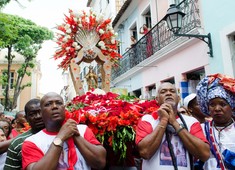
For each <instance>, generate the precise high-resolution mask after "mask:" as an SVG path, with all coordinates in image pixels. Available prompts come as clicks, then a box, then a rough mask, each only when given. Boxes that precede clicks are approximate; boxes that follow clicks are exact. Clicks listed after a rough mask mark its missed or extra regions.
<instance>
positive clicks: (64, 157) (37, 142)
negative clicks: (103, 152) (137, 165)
mask: <svg viewBox="0 0 235 170" xmlns="http://www.w3.org/2000/svg"><path fill="white" fill-rule="evenodd" d="M77 127H78V130H79V133H80V135H81V136H82V137H84V138H85V139H86V140H87V141H88V142H90V143H92V144H100V142H99V141H98V140H97V139H96V138H95V136H94V134H93V133H92V131H91V130H90V129H89V128H88V127H87V126H86V125H78V126H77ZM55 137H56V134H55V133H51V132H48V131H46V129H43V130H41V131H40V132H38V133H36V134H34V135H32V136H30V137H28V138H26V140H25V141H24V143H23V146H22V166H23V169H25V168H26V167H27V166H28V165H29V164H31V163H33V162H37V161H39V160H40V159H41V158H42V157H43V156H44V155H45V154H46V152H47V151H48V149H49V147H50V145H51V143H52V142H53V140H54V138H55ZM75 148H76V153H77V162H76V164H75V166H74V170H78V169H79V170H90V169H91V168H90V166H89V165H88V164H87V163H86V161H85V159H84V158H83V156H82V154H81V153H80V152H79V150H78V149H77V147H75ZM68 167H69V165H68V145H67V142H64V144H63V151H62V152H61V155H60V158H59V162H58V166H57V170H67V168H68Z"/></svg>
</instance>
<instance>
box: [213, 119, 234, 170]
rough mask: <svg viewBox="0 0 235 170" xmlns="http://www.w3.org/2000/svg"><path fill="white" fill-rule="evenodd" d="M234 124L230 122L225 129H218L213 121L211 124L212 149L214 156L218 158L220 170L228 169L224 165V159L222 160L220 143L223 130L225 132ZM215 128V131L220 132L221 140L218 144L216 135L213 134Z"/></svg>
mask: <svg viewBox="0 0 235 170" xmlns="http://www.w3.org/2000/svg"><path fill="white" fill-rule="evenodd" d="M232 123H233V121H232V122H229V123H228V124H227V125H226V126H224V127H223V128H221V129H218V128H217V127H216V126H215V125H214V122H213V121H211V122H210V128H209V133H210V141H211V142H210V143H211V145H212V147H213V148H212V149H213V150H214V151H215V152H214V154H215V156H216V159H217V162H218V163H219V165H220V168H221V170H226V167H225V165H224V161H223V158H222V155H221V145H222V143H221V142H220V136H221V135H220V133H221V131H222V130H224V129H225V128H227V127H228V126H229V125H231V124H232ZM213 126H214V127H215V129H216V130H217V131H218V138H219V141H218V142H217V141H216V139H215V137H214V136H215V134H214V132H213ZM218 145H219V148H218Z"/></svg>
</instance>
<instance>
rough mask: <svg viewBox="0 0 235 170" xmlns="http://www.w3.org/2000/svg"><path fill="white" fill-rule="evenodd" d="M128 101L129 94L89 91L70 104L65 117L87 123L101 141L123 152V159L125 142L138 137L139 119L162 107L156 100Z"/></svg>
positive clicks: (116, 151) (118, 151)
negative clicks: (136, 131) (136, 132)
mask: <svg viewBox="0 0 235 170" xmlns="http://www.w3.org/2000/svg"><path fill="white" fill-rule="evenodd" d="M123 98H125V100H123ZM129 99H131V98H130V97H129ZM132 99H133V98H132ZM127 100H128V99H127V97H126V96H125V97H123V96H121V95H118V94H115V93H112V92H108V93H106V94H103V95H101V94H94V93H92V92H87V93H86V94H85V95H82V96H77V97H75V98H74V99H73V100H72V101H71V102H70V103H68V105H67V109H68V111H69V112H67V113H66V115H67V116H66V117H67V118H74V119H75V120H77V121H78V120H79V121H80V122H83V123H85V124H87V125H88V127H89V128H91V130H92V131H93V133H94V134H95V135H96V137H97V139H98V140H99V141H100V142H101V143H102V144H106V145H109V146H111V147H112V149H113V151H114V152H115V153H121V155H120V159H124V158H125V157H126V150H127V146H126V143H127V142H134V140H135V130H136V126H137V122H138V120H139V119H140V118H141V117H142V116H143V115H144V114H151V113H152V112H154V111H156V110H157V109H158V108H159V106H158V104H157V103H156V101H155V100H152V101H144V102H140V100H139V99H134V100H133V101H132V102H130V101H127Z"/></svg>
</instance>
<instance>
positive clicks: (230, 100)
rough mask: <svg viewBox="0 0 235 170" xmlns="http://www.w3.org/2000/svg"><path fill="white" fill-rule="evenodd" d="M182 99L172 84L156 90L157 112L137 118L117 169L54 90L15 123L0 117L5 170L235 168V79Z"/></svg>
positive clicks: (221, 78) (210, 83)
mask: <svg viewBox="0 0 235 170" xmlns="http://www.w3.org/2000/svg"><path fill="white" fill-rule="evenodd" d="M180 100H181V99H180V97H179V95H178V94H177V89H176V87H175V86H174V85H173V84H171V83H169V82H164V83H162V84H161V85H160V86H159V87H158V90H157V95H156V101H157V102H158V104H159V109H158V110H157V112H153V113H152V114H144V115H143V116H142V118H141V119H140V120H139V122H138V124H137V129H136V136H135V143H134V144H128V145H127V157H126V160H125V162H124V163H123V164H118V159H117V160H116V159H115V155H110V154H108V152H109V149H110V148H107V147H105V146H103V145H102V144H101V143H100V141H98V140H97V138H96V136H95V135H94V133H93V132H92V130H91V129H90V128H89V127H88V126H87V125H85V124H78V123H77V122H76V121H75V120H73V119H66V117H65V112H66V109H65V103H64V101H63V98H62V97H61V96H60V95H59V94H57V93H54V92H49V93H47V94H45V95H44V96H43V97H42V98H41V99H40V100H39V99H31V100H30V101H28V102H27V103H26V104H25V109H24V111H20V112H18V113H17V114H16V116H15V118H14V119H12V118H9V117H7V116H5V115H4V114H3V113H1V114H0V170H1V169H4V170H16V169H18V170H20V169H24V170H44V169H45V170H53V169H56V170H66V169H68V170H89V169H105V170H123V169H124V170H137V169H141V170H154V169H157V170H227V169H228V170H233V169H235V123H234V111H235V79H234V78H230V77H228V76H226V75H222V74H214V75H208V76H206V77H204V78H203V79H202V80H201V81H200V82H199V83H198V85H197V88H196V93H192V94H190V95H188V96H187V97H185V98H184V99H183V102H180ZM180 103H183V106H179V105H180ZM108 157H109V158H108ZM112 159H113V161H110V160H112ZM107 160H109V161H107Z"/></svg>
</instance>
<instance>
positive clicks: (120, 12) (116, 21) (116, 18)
mask: <svg viewBox="0 0 235 170" xmlns="http://www.w3.org/2000/svg"><path fill="white" fill-rule="evenodd" d="M131 1H132V0H126V1H125V2H124V4H123V5H122V7H121V9H120V10H119V11H118V13H117V15H116V17H115V18H114V20H113V22H112V26H113V27H115V26H116V24H117V23H118V21H119V19H120V18H121V17H122V15H123V13H124V12H125V11H126V9H127V8H128V6H129V5H130V3H131Z"/></svg>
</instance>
